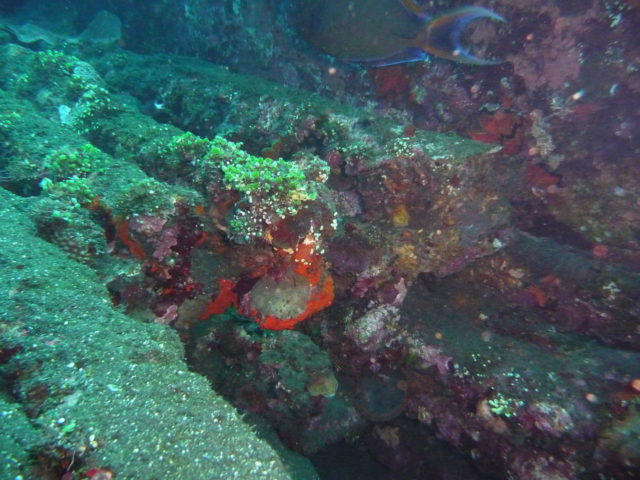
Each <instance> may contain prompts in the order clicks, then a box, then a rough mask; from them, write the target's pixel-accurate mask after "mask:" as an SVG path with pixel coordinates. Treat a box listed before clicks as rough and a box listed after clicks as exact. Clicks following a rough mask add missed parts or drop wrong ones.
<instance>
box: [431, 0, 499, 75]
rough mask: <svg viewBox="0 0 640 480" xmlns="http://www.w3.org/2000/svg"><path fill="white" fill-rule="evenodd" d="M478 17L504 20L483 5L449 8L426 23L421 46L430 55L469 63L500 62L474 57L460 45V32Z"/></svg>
mask: <svg viewBox="0 0 640 480" xmlns="http://www.w3.org/2000/svg"><path fill="white" fill-rule="evenodd" d="M480 18H487V19H490V20H495V21H498V22H506V20H505V19H504V18H503V17H502V16H500V15H498V14H497V13H495V12H493V11H491V10H488V9H486V8H483V7H473V6H469V7H461V8H456V9H454V10H449V11H447V12H445V13H443V14H441V15H438V16H437V17H435V18H433V19H432V20H430V21H429V22H428V23H427V29H428V35H427V40H426V42H425V44H424V45H421V47H422V48H423V49H424V50H426V51H427V52H429V53H430V54H432V55H435V56H438V57H441V58H446V59H448V60H454V61H456V62H460V63H467V64H470V65H497V64H499V63H502V60H487V59H484V58H479V57H476V56H474V55H473V54H471V53H470V52H469V51H468V50H467V49H466V48H464V46H463V45H462V41H461V39H460V37H461V36H462V32H463V31H464V29H465V28H466V27H467V25H469V23H471V22H473V21H474V20H478V19H480Z"/></svg>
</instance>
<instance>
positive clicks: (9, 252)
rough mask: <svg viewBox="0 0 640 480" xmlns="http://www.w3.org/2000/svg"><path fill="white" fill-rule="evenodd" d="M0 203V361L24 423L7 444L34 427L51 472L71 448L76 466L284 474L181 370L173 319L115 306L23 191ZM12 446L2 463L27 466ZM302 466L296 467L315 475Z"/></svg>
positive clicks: (223, 405)
mask: <svg viewBox="0 0 640 480" xmlns="http://www.w3.org/2000/svg"><path fill="white" fill-rule="evenodd" d="M0 205H1V207H0V213H1V215H0V219H1V220H0V222H2V224H1V225H0V227H1V228H2V230H3V232H4V233H3V235H2V237H0V264H1V265H2V269H3V282H1V283H0V311H2V312H3V316H2V318H1V320H0V349H2V351H3V352H5V353H6V355H5V357H7V358H6V361H5V363H4V364H2V365H1V368H0V373H1V374H2V377H3V378H4V379H10V380H11V381H12V382H13V385H12V391H13V392H15V393H16V394H17V395H18V398H20V404H21V409H22V411H24V412H25V413H26V414H27V415H28V417H29V425H30V427H31V429H30V428H29V427H27V426H26V424H25V429H24V434H23V435H21V437H22V438H19V439H16V440H15V441H14V445H24V446H25V448H27V447H30V448H33V445H34V442H35V437H34V435H33V433H34V432H33V430H32V429H35V430H37V432H38V442H37V443H39V445H40V446H39V448H38V451H36V452H34V453H36V454H37V455H35V456H33V457H32V458H39V459H40V465H39V468H40V469H45V470H47V469H49V470H47V473H49V474H54V473H55V472H56V470H55V469H54V468H55V466H57V465H60V462H63V461H65V460H67V461H68V460H70V459H71V458H74V464H73V465H74V466H73V469H74V470H75V471H77V472H79V473H80V474H81V473H82V472H83V471H86V470H87V469H90V468H108V469H110V470H112V471H113V472H115V473H116V474H117V476H118V478H169V477H171V476H179V477H180V478H183V479H191V478H193V479H202V478H221V479H222V478H251V479H261V478H262V479H289V478H293V476H292V475H291V474H290V471H289V468H290V467H289V465H288V464H286V463H285V462H284V461H283V459H282V458H281V456H279V455H278V454H277V453H276V452H275V451H274V450H273V449H272V448H271V447H270V446H269V445H268V444H266V443H265V442H263V441H261V440H259V439H258V438H257V437H256V435H255V434H254V432H253V431H252V429H251V428H250V427H249V426H248V425H246V424H245V423H244V422H243V420H242V418H241V417H240V415H239V414H238V413H237V412H236V411H235V409H234V408H233V407H231V406H230V405H229V404H228V403H227V402H226V401H224V400H223V399H222V398H221V397H219V396H218V395H217V394H216V393H215V392H213V391H212V390H211V389H210V387H209V384H208V382H207V381H206V380H205V379H204V378H203V377H200V376H198V375H196V374H194V373H191V372H189V370H188V367H187V365H186V364H185V362H184V360H183V349H182V344H181V342H180V340H179V338H178V335H177V334H176V333H175V332H174V331H172V330H171V329H169V328H167V327H165V326H162V325H157V324H150V323H141V322H136V321H134V320H132V319H130V318H128V317H126V316H125V315H123V314H122V313H120V312H118V311H117V310H115V309H114V308H113V307H112V306H111V301H110V299H109V297H108V294H107V291H106V289H105V288H104V287H103V286H101V285H100V282H99V279H98V277H97V275H96V274H95V273H94V272H93V271H92V270H91V269H89V268H87V267H85V266H83V265H81V264H78V263H75V262H73V261H72V260H70V259H68V258H67V257H66V256H65V255H64V254H63V253H62V252H61V251H60V250H58V249H56V248H55V247H54V246H53V245H51V244H48V243H46V242H45V241H43V240H41V239H39V238H38V237H36V236H35V227H34V226H33V225H32V224H31V222H30V221H29V220H28V219H27V216H26V214H25V211H26V209H27V207H28V206H27V205H26V202H25V200H23V199H20V198H18V197H16V196H14V195H13V194H11V193H9V192H7V191H5V190H0ZM14 410H15V408H14ZM23 424H24V422H23ZM16 432H17V431H16ZM16 435H17V433H16ZM17 450H18V451H17V452H14V453H12V458H15V459H16V460H15V462H16V466H15V467H14V468H13V469H12V470H11V472H20V471H21V469H22V471H24V470H25V469H28V468H29V466H28V465H26V463H27V458H28V457H27V456H26V453H24V452H20V450H19V449H17ZM305 472H306V473H305V474H301V475H298V476H296V478H315V473H313V471H312V469H311V468H310V467H307V469H306V470H305Z"/></svg>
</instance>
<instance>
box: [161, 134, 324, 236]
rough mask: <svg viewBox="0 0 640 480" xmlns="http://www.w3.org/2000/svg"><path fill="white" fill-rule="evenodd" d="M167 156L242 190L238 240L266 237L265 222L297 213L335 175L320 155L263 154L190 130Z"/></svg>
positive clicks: (198, 176) (198, 177)
mask: <svg viewBox="0 0 640 480" xmlns="http://www.w3.org/2000/svg"><path fill="white" fill-rule="evenodd" d="M163 154H164V155H165V157H168V159H169V161H173V160H174V158H175V159H181V160H182V161H183V162H185V163H188V164H189V165H190V166H191V167H192V169H193V173H192V174H193V177H194V180H195V182H196V183H201V182H203V183H205V184H206V183H208V182H211V181H220V182H221V183H222V184H223V185H224V186H225V187H226V188H228V189H230V190H237V191H238V192H239V193H240V194H242V196H243V201H241V202H239V205H241V206H239V207H238V208H236V210H235V212H234V214H233V216H232V218H231V219H230V220H229V227H230V233H231V236H232V238H233V239H234V240H236V241H238V242H241V243H244V242H247V241H250V240H251V239H252V238H255V237H259V236H261V235H262V234H263V233H264V228H265V225H268V224H272V223H274V222H276V221H277V220H278V219H282V218H285V217H287V216H291V215H295V214H296V213H297V212H298V210H299V209H300V208H301V206H302V205H303V204H304V203H305V202H309V201H313V200H315V199H316V198H317V197H318V188H319V186H320V185H321V184H322V183H324V182H325V181H326V180H327V178H328V177H329V166H328V165H327V164H326V162H324V161H323V160H321V159H320V158H318V157H315V156H312V155H307V156H306V157H305V158H296V159H294V161H286V160H283V159H281V158H278V159H272V158H265V157H258V156H255V155H251V154H250V153H248V152H246V151H245V150H243V149H242V145H241V144H240V143H234V142H230V141H228V140H226V139H224V138H222V137H219V136H218V137H216V138H214V139H213V140H208V139H203V138H201V137H198V136H196V135H193V134H191V133H185V134H183V135H179V136H177V137H174V138H173V139H172V140H171V141H170V142H169V144H168V145H167V148H166V151H165V152H163Z"/></svg>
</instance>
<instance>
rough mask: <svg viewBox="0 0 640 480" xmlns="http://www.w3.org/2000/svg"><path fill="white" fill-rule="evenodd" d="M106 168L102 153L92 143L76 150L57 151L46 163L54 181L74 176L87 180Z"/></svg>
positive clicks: (46, 168)
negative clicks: (86, 178)
mask: <svg viewBox="0 0 640 480" xmlns="http://www.w3.org/2000/svg"><path fill="white" fill-rule="evenodd" d="M105 167H106V163H105V161H104V158H103V157H102V152H101V151H100V150H99V149H97V148H96V147H94V146H93V145H91V144H90V143H85V144H84V145H82V146H80V147H79V148H76V149H68V150H58V151H55V152H53V153H51V154H50V155H48V156H47V158H46V159H45V161H44V168H45V170H46V171H47V172H48V173H49V175H50V176H51V177H52V178H53V179H54V180H59V179H64V178H69V177H73V176H76V177H79V178H85V177H88V176H90V175H92V174H94V173H102V172H104V169H105Z"/></svg>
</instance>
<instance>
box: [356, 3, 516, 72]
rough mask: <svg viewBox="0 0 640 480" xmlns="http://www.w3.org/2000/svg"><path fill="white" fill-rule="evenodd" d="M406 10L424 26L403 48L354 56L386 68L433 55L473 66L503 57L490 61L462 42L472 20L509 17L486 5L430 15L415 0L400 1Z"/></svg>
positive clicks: (370, 64)
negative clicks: (368, 56) (381, 54)
mask: <svg viewBox="0 0 640 480" xmlns="http://www.w3.org/2000/svg"><path fill="white" fill-rule="evenodd" d="M398 1H399V2H400V4H401V5H402V6H403V7H404V8H405V10H406V11H407V12H409V13H411V14H412V15H413V16H414V17H415V18H416V19H418V20H419V21H420V22H422V23H423V28H422V29H421V30H420V31H419V32H418V33H417V35H416V36H415V37H413V38H410V39H408V40H410V44H409V45H408V46H407V47H405V48H403V49H402V50H400V51H398V52H395V53H392V54H391V55H387V56H384V57H380V58H373V59H350V60H349V61H350V62H352V63H359V64H361V65H363V66H369V67H384V66H388V65H396V64H398V63H409V62H419V61H422V60H426V59H427V58H429V56H431V55H433V56H436V57H440V58H445V59H447V60H453V61H456V62H460V63H466V64H469V65H497V64H499V63H502V61H501V60H486V59H483V58H479V57H476V56H474V55H472V54H471V53H470V52H469V51H468V50H467V49H465V48H464V47H463V45H462V43H461V39H460V37H461V35H462V32H463V31H464V29H465V28H466V27H467V25H469V23H471V22H473V21H474V20H478V19H480V18H488V19H491V20H496V21H498V22H506V20H505V19H504V18H503V17H502V16H500V15H498V14H497V13H495V12H492V11H491V10H488V9H486V8H483V7H474V6H468V7H460V8H455V9H453V10H449V11H446V12H444V13H442V14H440V15H437V16H435V17H430V16H428V15H427V14H426V12H425V11H424V10H423V9H422V7H421V6H420V5H419V4H418V3H417V2H416V1H415V0H398Z"/></svg>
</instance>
